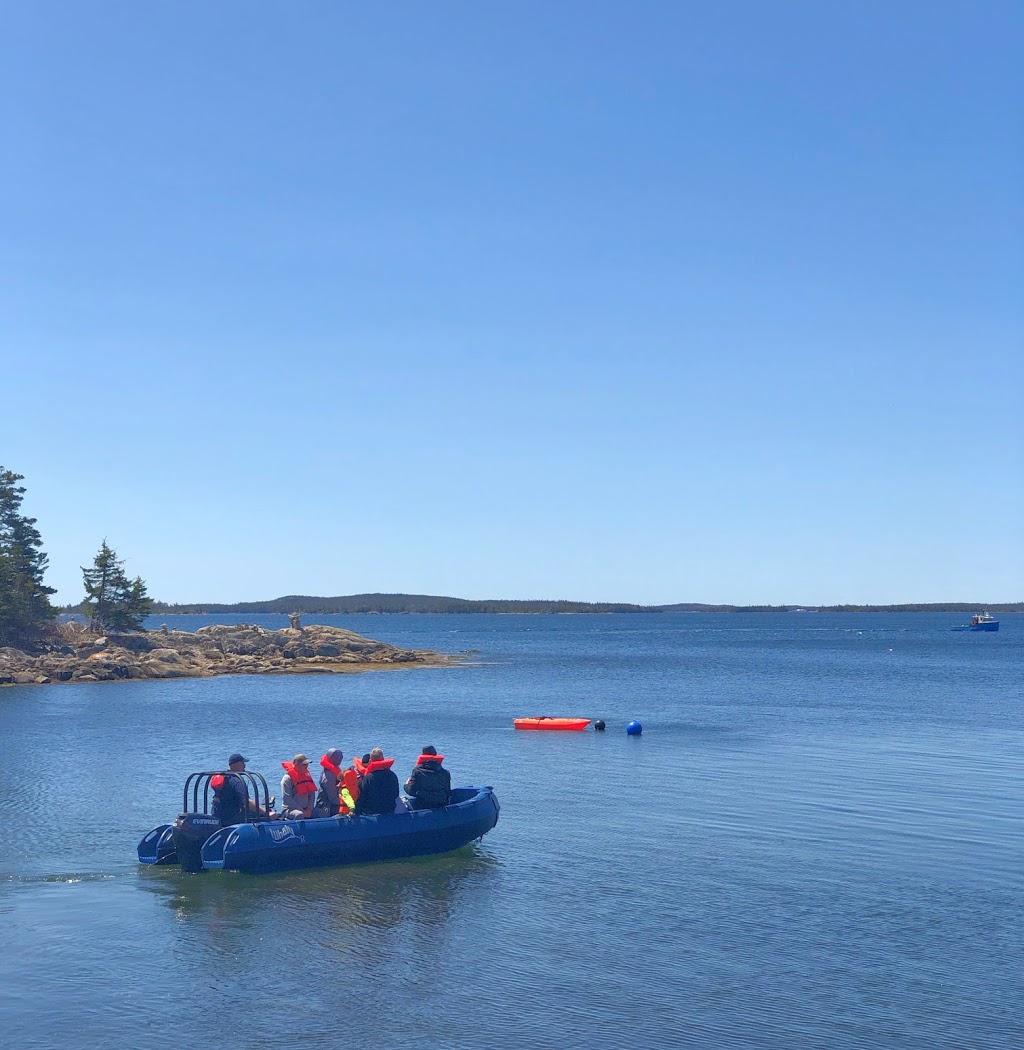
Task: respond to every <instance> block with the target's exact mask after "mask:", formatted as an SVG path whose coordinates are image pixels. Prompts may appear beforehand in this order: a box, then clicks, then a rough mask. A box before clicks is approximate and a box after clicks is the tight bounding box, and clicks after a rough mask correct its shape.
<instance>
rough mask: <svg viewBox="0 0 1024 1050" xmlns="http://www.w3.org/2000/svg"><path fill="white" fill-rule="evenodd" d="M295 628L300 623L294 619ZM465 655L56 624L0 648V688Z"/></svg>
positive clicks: (248, 631)
mask: <svg viewBox="0 0 1024 1050" xmlns="http://www.w3.org/2000/svg"><path fill="white" fill-rule="evenodd" d="M292 623H293V624H298V617H297V616H295V617H293V619H292ZM463 660H464V654H463V655H461V656H460V655H454V654H447V653H439V652H434V651H432V650H429V649H400V648H398V647H397V646H394V645H389V644H388V643H386V642H378V641H374V640H373V639H370V638H364V637H363V636H362V635H360V634H356V633H354V632H353V631H346V630H343V629H342V628H340V627H327V626H323V625H320V624H312V625H310V626H308V627H302V626H292V627H285V628H283V629H282V630H279V631H271V630H268V629H267V628H265V627H254V626H252V625H250V624H235V625H231V626H226V625H223V624H211V625H210V626H208V627H201V628H199V630H198V631H195V632H194V633H193V632H189V631H178V630H171V629H169V628H167V627H163V628H161V629H160V630H156V631H131V632H126V633H123V634H114V633H109V634H103V635H101V634H97V632H96V631H93V630H90V628H89V627H88V626H87V625H86V624H84V623H81V622H71V623H61V624H56V625H55V626H54V636H53V639H52V643H51V644H49V645H47V646H45V647H43V648H41V649H37V650H35V651H33V652H31V653H30V652H26V651H25V650H22V649H16V648H13V647H10V646H8V647H0V685H50V684H53V683H58V682H112V681H129V680H133V679H160V678H212V677H214V676H216V675H234V674H331V673H348V674H351V673H355V672H360V671H382V670H391V669H396V668H402V667H451V666H455V665H457V664H459V663H461V662H463Z"/></svg>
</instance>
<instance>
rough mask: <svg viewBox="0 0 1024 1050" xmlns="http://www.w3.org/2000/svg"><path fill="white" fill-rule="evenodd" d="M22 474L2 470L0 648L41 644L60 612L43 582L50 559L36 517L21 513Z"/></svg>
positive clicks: (0, 506)
mask: <svg viewBox="0 0 1024 1050" xmlns="http://www.w3.org/2000/svg"><path fill="white" fill-rule="evenodd" d="M23 480H24V478H23V477H22V475H21V474H15V473H13V472H12V471H9V470H6V469H5V468H3V467H0V645H31V644H33V643H34V642H38V641H39V640H40V638H41V637H42V636H43V635H44V633H45V631H46V626H47V624H48V623H49V622H50V620H52V619H53V617H54V615H55V614H56V610H55V609H54V608H53V606H52V605H50V597H49V596H50V595H51V594H53V593H54V589H53V588H52V587H47V586H46V585H45V584H44V583H43V573H44V572H45V571H46V565H47V562H48V560H49V559H48V558H47V556H46V555H45V554H44V553H43V550H42V544H43V540H42V537H41V536H40V535H39V530H38V529H37V528H36V519H35V518H26V517H25V515H24V514H22V513H21V501H22V499H23V497H24V494H25V488H24V486H23V485H19V484H18V482H19V481H23Z"/></svg>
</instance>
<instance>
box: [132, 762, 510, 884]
mask: <svg viewBox="0 0 1024 1050" xmlns="http://www.w3.org/2000/svg"><path fill="white" fill-rule="evenodd" d="M224 775H235V776H241V777H243V778H244V780H245V782H246V785H247V790H248V791H249V796H250V798H252V799H253V800H254V802H255V804H256V805H257V806H258V807H260V808H262V809H264V810H268V811H269V809H270V804H271V803H272V801H273V800H272V799H271V798H270V797H269V793H268V792H267V786H266V781H265V780H264V779H263V777H261V776H260V775H259V774H258V773H249V772H245V773H238V774H223V773H193V774H192V775H191V776H190V777H189V778H188V780H187V781H186V782H185V798H184V806H183V807H182V808H183V812H182V813H181V814H180V815H179V816H178V819H177V820H176V821H175V822H174V823H173V824H161V825H160V826H159V827H156V828H154V829H153V830H152V831H150V832H149V833H148V834H147V835H145V836H144V837H143V839H142V841H141V842H140V843H139V846H138V856H139V860H140V861H141V862H142V863H143V864H180V865H181V868H182V870H183V871H204V870H217V869H226V870H230V871H246V872H251V873H253V874H265V873H267V872H272V871H290V870H294V869H296V868H316V867H324V866H327V865H341V864H362V863H366V862H370V861H379V860H395V859H397V858H399V857H420V856H424V855H426V854H430V853H448V852H450V851H451V850H455V849H459V848H460V847H462V846H466V845H468V844H469V843H470V842H472V841H473V840H474V839H479V838H482V837H483V836H484V835H486V834H487V832H488V831H490V830H491V828H493V827H494V826H495V825H496V824H497V823H498V813H499V812H500V810H501V807H500V806H499V805H498V799H497V797H496V796H495V794H494V790H493V789H492V788H489V787H479V788H476V787H464V788H455V789H453V791H452V795H451V802H450V803H449V804H448V805H447V806H445V807H444V808H443V809H417V810H410V811H409V812H405V813H393V814H391V813H389V814H387V815H384V816H367V815H362V816H347V817H340V816H339V817H319V818H314V819H312V820H252V821H250V822H247V823H244V824H234V825H232V826H230V827H226V828H222V827H221V825H220V821H219V820H218V819H217V818H216V817H215V816H213V815H212V813H211V806H210V802H211V792H210V783H209V782H210V779H211V778H212V777H214V776H224Z"/></svg>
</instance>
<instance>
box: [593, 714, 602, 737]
mask: <svg viewBox="0 0 1024 1050" xmlns="http://www.w3.org/2000/svg"><path fill="white" fill-rule="evenodd" d="M594 730H595V731H596V732H598V733H603V732H604V720H603V719H600V718H599V719H598V720H597V721H596V722H595V723H594Z"/></svg>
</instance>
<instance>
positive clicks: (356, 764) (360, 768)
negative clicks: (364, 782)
mask: <svg viewBox="0 0 1024 1050" xmlns="http://www.w3.org/2000/svg"><path fill="white" fill-rule="evenodd" d="M352 768H353V769H354V770H355V771H356V772H357V773H358V774H359V775H360V776H362V775H363V774H364V773H365V772H366V766H365V765H364V764H363V760H362V759H361V758H353V759H352Z"/></svg>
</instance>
